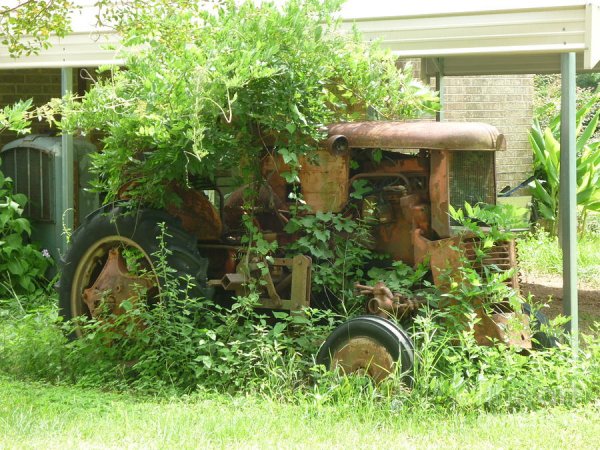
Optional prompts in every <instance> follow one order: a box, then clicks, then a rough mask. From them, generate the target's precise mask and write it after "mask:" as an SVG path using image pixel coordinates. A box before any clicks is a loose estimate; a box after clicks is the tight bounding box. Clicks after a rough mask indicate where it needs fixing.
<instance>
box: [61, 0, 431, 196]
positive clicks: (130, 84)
mask: <svg viewBox="0 0 600 450" xmlns="http://www.w3.org/2000/svg"><path fill="white" fill-rule="evenodd" d="M105 3H110V2H105ZM142 4H143V7H140V6H142ZM339 5H340V2H339V1H337V0H292V1H289V2H285V4H283V5H280V6H276V5H275V4H273V3H270V2H261V4H260V6H257V5H255V2H251V1H247V2H243V3H241V4H237V2H233V1H226V2H222V3H218V4H217V6H215V8H213V9H210V8H207V7H206V6H207V5H206V4H204V3H202V2H189V1H185V0H177V1H170V2H165V1H160V0H155V1H150V2H148V1H144V2H138V1H133V2H130V4H129V5H127V4H125V5H119V9H118V10H111V9H110V5H108V4H107V5H106V7H107V8H108V12H107V13H106V20H114V21H116V22H117V23H116V26H117V28H118V29H119V30H120V31H121V32H122V33H123V34H124V39H123V42H125V44H126V45H129V46H137V47H136V48H137V49H138V50H139V49H141V52H140V53H138V54H133V55H129V56H128V57H127V61H126V64H125V65H126V66H127V69H126V70H120V69H118V68H112V69H111V72H110V74H108V75H107V76H105V77H103V78H102V79H100V80H99V81H98V82H97V83H96V84H95V85H94V86H93V87H92V88H91V89H90V90H89V91H88V92H87V93H86V94H85V96H84V97H83V98H82V99H81V102H80V101H74V100H73V99H72V100H73V101H67V104H66V105H65V110H64V111H62V112H63V114H64V118H63V121H62V126H63V127H64V128H65V129H69V130H76V129H80V130H82V131H84V132H89V131H91V130H100V131H101V132H103V133H105V135H106V137H105V138H104V139H103V144H104V150H103V152H102V153H99V154H98V155H96V157H95V160H94V170H95V172H96V173H97V174H101V175H102V177H100V180H99V181H98V183H99V187H100V188H101V189H104V190H105V191H106V192H108V194H109V195H108V197H107V200H111V199H114V198H115V197H117V196H118V195H119V194H121V193H122V192H123V189H127V195H128V197H129V198H133V199H137V200H143V201H145V202H147V203H149V204H151V205H155V206H162V205H164V204H165V203H168V202H169V201H171V200H173V195H172V194H170V193H169V190H168V189H167V187H168V185H169V183H171V182H176V183H179V184H181V185H187V184H188V182H189V180H190V178H191V177H195V176H199V177H207V178H211V177H212V176H214V173H215V170H224V169H227V168H231V167H239V166H240V165H241V166H242V167H251V166H252V165H253V164H255V163H257V162H258V158H257V155H258V154H259V152H260V151H262V150H263V148H264V146H265V144H266V143H268V144H269V146H274V147H276V148H277V149H278V150H280V151H283V152H287V154H288V155H292V156H293V155H296V156H297V155H301V154H306V153H310V152H311V151H312V150H314V147H315V145H314V143H315V142H316V141H319V140H321V139H322V138H323V125H324V124H328V123H331V122H335V121H340V120H348V119H354V118H358V117H363V118H365V117H367V116H368V115H370V116H371V117H373V116H377V117H381V118H396V117H414V116H416V115H419V114H421V113H423V112H425V111H427V112H430V111H434V110H435V109H436V108H437V98H436V96H435V94H434V93H433V92H431V91H430V90H429V89H427V88H425V87H423V86H422V85H421V83H420V82H419V81H417V80H416V79H414V78H413V77H412V74H411V72H410V70H409V69H407V70H405V71H400V70H398V69H397V67H396V64H395V62H396V61H395V58H394V56H393V55H391V54H390V53H389V52H386V51H383V50H381V49H380V48H379V47H378V46H377V44H365V43H363V42H362V40H361V39H360V38H359V36H357V35H347V34H342V33H341V32H340V30H339V21H338V20H337V19H335V17H336V11H337V10H338V8H339ZM240 162H241V164H240ZM132 182H133V183H132ZM159 186H161V187H162V188H158V187H159Z"/></svg>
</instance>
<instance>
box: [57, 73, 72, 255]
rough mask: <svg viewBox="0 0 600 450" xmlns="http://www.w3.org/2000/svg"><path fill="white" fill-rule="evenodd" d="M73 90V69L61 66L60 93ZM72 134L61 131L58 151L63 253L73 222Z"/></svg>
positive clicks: (59, 240) (60, 228) (58, 190)
mask: <svg viewBox="0 0 600 450" xmlns="http://www.w3.org/2000/svg"><path fill="white" fill-rule="evenodd" d="M69 92H73V69H72V68H71V67H63V68H62V69H61V93H62V95H65V94H67V93H69ZM73 160H74V158H73V136H72V135H70V134H66V133H63V135H62V146H61V153H60V162H59V164H60V167H59V170H60V174H61V176H60V178H59V179H57V181H58V183H57V188H58V189H57V192H58V196H59V198H58V199H57V200H58V201H57V206H58V208H57V209H58V211H59V212H60V213H61V214H62V220H61V223H58V224H57V228H58V230H57V233H60V238H59V239H57V242H58V243H59V245H60V248H61V252H62V253H63V254H64V253H65V251H66V249H67V234H66V233H65V232H64V231H65V230H67V232H69V233H70V232H71V231H72V230H73V223H74V211H73V182H74V175H73Z"/></svg>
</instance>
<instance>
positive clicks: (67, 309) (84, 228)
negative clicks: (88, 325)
mask: <svg viewBox="0 0 600 450" xmlns="http://www.w3.org/2000/svg"><path fill="white" fill-rule="evenodd" d="M160 223H165V225H166V231H167V233H168V234H169V235H170V236H166V235H165V236H164V241H165V246H166V248H167V249H168V250H169V251H170V254H168V255H167V263H168V265H169V267H171V268H172V269H174V270H175V272H174V273H173V274H172V275H173V276H174V277H178V276H183V275H190V276H191V277H192V281H193V282H194V285H195V286H194V287H193V288H191V289H190V291H189V292H188V293H187V296H188V297H207V296H210V294H211V290H210V289H207V288H206V287H205V286H206V271H207V267H208V259H206V258H204V257H202V256H200V254H199V252H198V249H197V245H196V242H197V240H196V238H195V237H193V236H192V235H190V234H189V233H187V232H186V231H185V230H183V229H182V228H181V225H180V221H179V219H177V218H175V217H173V216H171V215H170V214H168V213H166V212H165V211H160V210H153V209H139V210H136V211H132V210H130V209H126V208H124V207H123V206H116V207H113V208H104V209H102V210H99V211H97V212H95V213H92V214H91V215H90V216H88V217H87V218H86V220H85V222H84V223H83V224H82V225H81V226H80V227H79V228H77V230H76V231H75V232H74V233H73V236H72V239H71V246H70V248H69V250H68V252H67V253H66V255H65V258H64V260H63V261H62V274H61V277H60V283H59V287H58V293H59V306H60V311H61V314H62V316H63V317H65V318H66V319H72V318H73V316H74V313H73V310H72V304H71V284H72V282H73V277H74V276H75V273H76V270H77V266H78V264H79V262H80V260H81V258H82V257H83V256H84V255H85V253H86V252H87V250H88V249H89V248H90V247H91V246H94V245H95V243H96V242H98V241H99V240H100V239H102V238H105V237H109V236H115V235H117V236H123V237H127V238H129V239H131V240H132V241H134V242H135V243H136V244H138V245H139V246H140V247H141V248H142V249H143V250H144V251H145V252H146V254H147V255H149V256H150V259H151V260H152V262H153V263H155V262H156V261H155V257H154V256H152V255H153V254H154V253H156V252H157V251H158V250H159V243H158V240H157V236H159V235H160V227H159V224H160Z"/></svg>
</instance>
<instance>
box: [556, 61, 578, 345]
mask: <svg viewBox="0 0 600 450" xmlns="http://www.w3.org/2000/svg"><path fill="white" fill-rule="evenodd" d="M560 67H561V106H560V149H561V152H560V202H559V206H560V211H559V212H560V217H559V219H560V233H561V245H562V251H563V312H564V314H565V316H569V317H571V320H570V322H569V323H568V324H567V325H566V331H567V332H568V333H569V334H570V335H571V339H572V344H573V348H574V349H576V348H577V346H578V335H579V314H578V302H577V173H576V168H577V154H576V145H575V132H576V131H575V53H573V52H571V53H563V54H562V55H561V59H560Z"/></svg>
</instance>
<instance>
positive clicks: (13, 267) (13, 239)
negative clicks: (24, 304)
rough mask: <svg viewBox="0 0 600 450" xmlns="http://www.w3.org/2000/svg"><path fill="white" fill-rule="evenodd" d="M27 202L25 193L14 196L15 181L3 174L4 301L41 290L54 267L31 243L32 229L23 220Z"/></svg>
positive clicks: (0, 242)
mask: <svg viewBox="0 0 600 450" xmlns="http://www.w3.org/2000/svg"><path fill="white" fill-rule="evenodd" d="M26 202H27V198H26V197H25V196H24V195H23V194H13V191H12V180H11V179H10V178H8V177H5V176H4V175H3V174H2V172H0V298H7V297H13V296H15V295H18V294H23V293H27V294H32V293H33V292H34V291H36V290H37V289H40V288H41V286H42V285H43V283H44V273H45V272H46V269H47V268H48V266H49V265H50V260H49V259H48V258H46V257H44V256H43V255H42V253H41V252H40V251H39V250H38V249H37V248H36V247H35V246H34V245H33V244H31V243H29V242H27V239H26V236H31V226H30V224H29V221H28V220H27V219H26V218H24V217H22V214H23V207H24V206H25V203H26Z"/></svg>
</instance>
